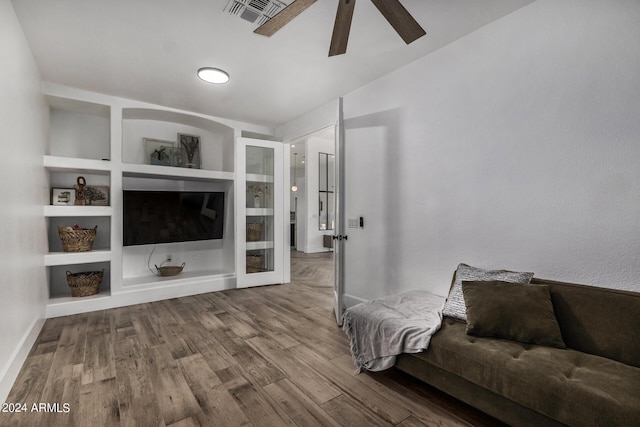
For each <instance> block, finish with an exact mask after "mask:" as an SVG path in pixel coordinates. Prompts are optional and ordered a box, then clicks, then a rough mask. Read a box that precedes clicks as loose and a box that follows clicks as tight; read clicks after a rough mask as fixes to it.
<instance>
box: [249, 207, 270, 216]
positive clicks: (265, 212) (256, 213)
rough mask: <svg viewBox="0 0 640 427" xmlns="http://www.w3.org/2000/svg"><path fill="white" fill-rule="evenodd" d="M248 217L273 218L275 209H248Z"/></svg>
mask: <svg viewBox="0 0 640 427" xmlns="http://www.w3.org/2000/svg"><path fill="white" fill-rule="evenodd" d="M246 216H273V208H247V215H246Z"/></svg>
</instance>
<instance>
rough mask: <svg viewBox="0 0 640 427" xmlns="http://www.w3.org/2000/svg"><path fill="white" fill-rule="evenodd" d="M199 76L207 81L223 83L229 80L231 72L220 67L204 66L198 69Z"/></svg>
mask: <svg viewBox="0 0 640 427" xmlns="http://www.w3.org/2000/svg"><path fill="white" fill-rule="evenodd" d="M198 77H200V78H201V79H202V80H204V81H205V82H207V83H216V84H222V83H226V82H228V81H229V74H227V72H226V71H222V70H220V69H218V68H211V67H204V68H200V69H199V70H198Z"/></svg>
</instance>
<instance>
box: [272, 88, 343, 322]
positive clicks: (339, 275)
mask: <svg viewBox="0 0 640 427" xmlns="http://www.w3.org/2000/svg"><path fill="white" fill-rule="evenodd" d="M342 105H343V101H342V98H338V100H337V111H336V118H335V121H334V122H332V123H327V124H325V125H323V126H318V127H316V128H314V129H312V130H308V131H306V132H301V133H299V134H297V135H295V136H292V137H287V139H286V140H285V141H284V142H283V143H284V144H286V145H287V149H285V150H284V151H285V162H284V164H285V165H286V173H285V174H284V175H285V176H284V181H285V194H290V190H291V173H290V168H291V164H290V156H291V144H295V143H296V142H297V141H300V140H302V139H304V138H306V137H308V136H311V135H313V134H314V133H317V132H321V131H324V130H327V129H329V128H334V130H335V137H334V142H335V149H334V153H335V175H336V176H335V187H336V188H335V199H336V202H335V203H336V205H335V209H336V215H335V220H336V223H335V227H334V230H333V236H334V243H333V259H334V284H333V297H334V305H333V309H334V313H335V316H336V323H337V324H338V325H339V326H342V313H343V311H344V309H345V305H344V244H345V242H346V240H341V239H337V238H336V237H337V236H343V235H345V230H346V217H345V209H344V206H345V198H344V177H345V169H344V153H345V150H344V125H343V122H344V117H343V107H342ZM290 209H291V197H285V213H288V212H290ZM287 218H288V215H287ZM296 220H297V218H296ZM288 223H289V221H288V219H287V224H288ZM286 229H287V233H289V234H288V235H287V241H289V239H290V238H291V236H290V227H289V226H287V227H286ZM287 249H289V246H287ZM285 276H286V279H287V280H288V281H290V280H291V258H290V257H288V258H287V263H286V265H285Z"/></svg>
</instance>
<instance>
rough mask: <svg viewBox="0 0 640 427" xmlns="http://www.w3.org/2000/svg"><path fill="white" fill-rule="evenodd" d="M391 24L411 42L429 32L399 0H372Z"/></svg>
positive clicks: (406, 41)
mask: <svg viewBox="0 0 640 427" xmlns="http://www.w3.org/2000/svg"><path fill="white" fill-rule="evenodd" d="M371 2H372V3H373V4H375V5H376V7H377V8H378V10H379V11H380V13H382V15H383V16H384V17H385V18H387V21H389V24H391V26H392V27H393V29H394V30H396V32H397V33H398V34H399V35H400V37H402V40H404V42H405V43H406V44H409V43H411V42H413V41H415V40H417V39H419V38H420V37H422V36H424V35H425V34H427V33H426V32H425V31H424V30H423V29H422V27H421V26H420V24H418V22H417V21H416V20H415V19H413V16H411V14H410V13H409V12H408V11H407V9H405V8H404V6H402V4H400V1H399V0H371Z"/></svg>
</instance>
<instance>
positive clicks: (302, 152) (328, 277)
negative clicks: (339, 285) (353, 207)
mask: <svg viewBox="0 0 640 427" xmlns="http://www.w3.org/2000/svg"><path fill="white" fill-rule="evenodd" d="M335 146H336V143H335V126H328V127H326V128H323V129H321V130H318V131H316V132H313V133H310V134H308V135H305V136H304V137H301V138H298V139H296V140H294V141H292V142H291V143H290V144H289V147H290V167H289V169H290V186H291V188H290V191H289V193H290V227H291V228H290V236H291V239H290V250H291V281H292V282H298V283H303V284H306V285H309V286H313V287H332V286H333V285H334V270H335V265H334V253H333V243H334V240H333V235H334V233H335V231H334V227H335V202H334V199H333V194H334V190H335V168H334V162H333V158H334V156H335Z"/></svg>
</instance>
